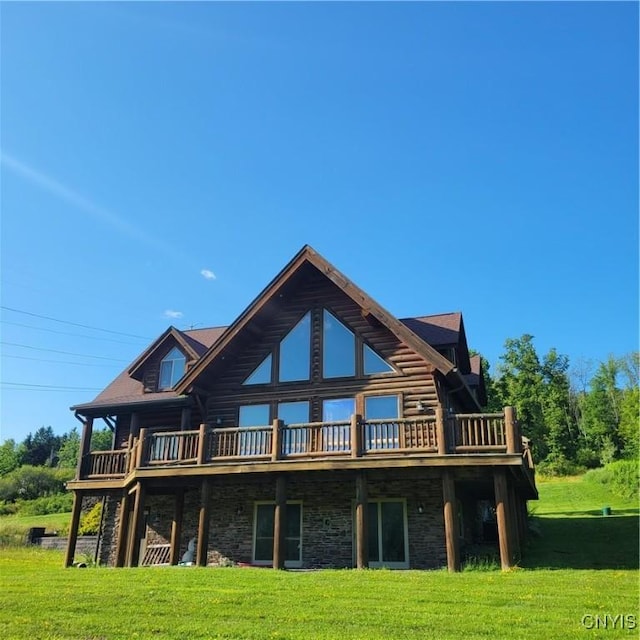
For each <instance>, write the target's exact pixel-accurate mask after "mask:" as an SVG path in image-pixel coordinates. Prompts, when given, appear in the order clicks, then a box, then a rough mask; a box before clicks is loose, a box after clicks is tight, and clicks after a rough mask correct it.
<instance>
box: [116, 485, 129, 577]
mask: <svg viewBox="0 0 640 640" xmlns="http://www.w3.org/2000/svg"><path fill="white" fill-rule="evenodd" d="M130 510H131V496H130V495H129V492H128V491H125V492H124V493H123V495H122V498H120V518H119V521H118V537H117V541H116V567H124V565H125V563H126V559H127V539H128V532H129V511H130Z"/></svg>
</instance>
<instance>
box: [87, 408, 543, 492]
mask: <svg viewBox="0 0 640 640" xmlns="http://www.w3.org/2000/svg"><path fill="white" fill-rule="evenodd" d="M523 441H526V438H525V439H523V438H522V437H521V435H520V432H519V427H518V424H517V422H516V421H515V417H514V412H513V409H511V408H510V407H507V408H505V411H504V412H502V413H489V414H486V413H485V414H451V415H448V416H446V417H445V416H444V415H443V413H442V412H440V411H438V412H436V413H435V414H432V415H421V416H418V417H412V418H394V419H383V420H363V419H362V418H360V417H359V416H352V418H351V420H349V421H340V422H312V423H304V424H291V425H286V426H285V425H283V424H282V422H281V421H279V420H275V421H274V422H273V424H272V425H268V426H255V427H231V428H214V429H211V428H208V427H207V426H206V425H204V424H203V425H201V426H200V429H198V430H187V431H177V430H168V429H166V428H165V429H144V428H143V429H141V430H140V433H139V436H138V437H137V438H130V440H129V443H128V446H127V448H123V449H119V450H116V451H95V452H92V453H90V454H88V456H87V459H86V460H85V461H84V464H83V473H82V477H85V478H88V479H90V478H109V477H122V476H124V475H126V474H127V473H130V472H131V471H133V470H134V469H136V468H145V467H146V468H150V467H159V466H162V467H164V466H170V465H203V464H215V463H221V462H226V463H229V462H233V461H236V462H243V461H260V460H263V461H266V460H273V461H276V460H287V459H301V458H302V459H304V458H307V459H317V458H320V457H332V456H343V457H351V458H361V457H367V456H379V457H384V456H406V455H456V454H457V455H461V454H482V453H487V454H495V453H505V454H506V453H509V454H521V455H522V456H523V460H524V464H525V466H527V467H529V468H532V467H533V461H532V459H531V453H530V450H529V448H528V441H526V442H524V444H523Z"/></svg>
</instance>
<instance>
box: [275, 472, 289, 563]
mask: <svg viewBox="0 0 640 640" xmlns="http://www.w3.org/2000/svg"><path fill="white" fill-rule="evenodd" d="M286 532H287V480H286V476H285V475H284V474H280V475H278V476H277V477H276V506H275V513H274V519H273V568H274V569H284V562H285V555H286V553H285V551H286V549H285V535H286Z"/></svg>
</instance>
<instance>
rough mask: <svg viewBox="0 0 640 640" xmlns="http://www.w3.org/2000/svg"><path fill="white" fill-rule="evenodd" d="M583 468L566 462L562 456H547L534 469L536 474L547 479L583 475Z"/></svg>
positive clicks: (569, 461) (568, 461)
mask: <svg viewBox="0 0 640 640" xmlns="http://www.w3.org/2000/svg"><path fill="white" fill-rule="evenodd" d="M584 471H585V469H584V467H582V466H580V465H578V464H576V463H575V462H572V461H571V460H567V459H566V458H565V457H564V456H562V455H553V454H552V455H549V456H547V457H546V458H545V459H544V460H543V461H542V462H541V463H540V464H538V466H537V467H536V473H537V474H539V475H541V476H546V477H549V478H557V477H559V476H576V475H579V474H581V473H584Z"/></svg>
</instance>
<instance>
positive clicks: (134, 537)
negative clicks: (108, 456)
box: [127, 429, 145, 567]
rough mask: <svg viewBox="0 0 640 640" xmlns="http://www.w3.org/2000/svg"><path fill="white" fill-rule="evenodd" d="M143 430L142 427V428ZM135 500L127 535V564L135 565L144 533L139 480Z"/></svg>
mask: <svg viewBox="0 0 640 640" xmlns="http://www.w3.org/2000/svg"><path fill="white" fill-rule="evenodd" d="M143 431H144V429H143ZM135 494H136V497H135V500H134V503H133V518H132V522H131V527H130V528H131V536H130V537H129V549H128V551H127V564H128V566H130V567H137V566H138V563H139V560H140V557H139V556H140V540H141V538H142V534H143V533H144V531H143V527H144V499H145V489H144V486H143V485H142V483H141V482H138V483H136V490H135Z"/></svg>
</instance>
